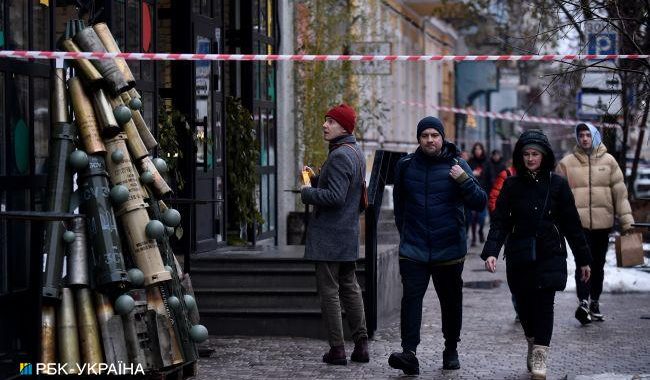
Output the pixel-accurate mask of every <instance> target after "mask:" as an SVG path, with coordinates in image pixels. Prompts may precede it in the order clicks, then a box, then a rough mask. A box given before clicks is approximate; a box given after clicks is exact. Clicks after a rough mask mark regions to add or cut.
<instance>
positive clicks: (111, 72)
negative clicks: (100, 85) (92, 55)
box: [73, 27, 133, 95]
mask: <svg viewBox="0 0 650 380" xmlns="http://www.w3.org/2000/svg"><path fill="white" fill-rule="evenodd" d="M73 40H74V42H75V43H76V44H77V46H79V47H80V48H81V49H83V50H84V51H96V52H103V53H105V52H106V48H105V47H104V45H103V44H102V41H101V40H100V39H99V37H98V36H97V33H95V30H94V29H93V28H91V27H87V28H84V29H83V30H81V31H79V32H78V33H77V34H76V35H75V36H74V37H73ZM92 64H93V65H94V66H95V67H96V68H97V70H98V71H99V72H100V73H101V74H102V76H103V77H104V80H105V82H106V84H107V86H108V88H109V90H110V92H111V93H112V94H113V95H119V94H120V93H122V92H125V91H128V90H129V89H130V88H132V87H133V86H132V85H130V84H129V83H128V82H127V81H126V80H125V79H124V75H123V74H122V72H121V71H120V69H119V68H118V67H117V65H116V64H115V60H113V59H94V60H92Z"/></svg>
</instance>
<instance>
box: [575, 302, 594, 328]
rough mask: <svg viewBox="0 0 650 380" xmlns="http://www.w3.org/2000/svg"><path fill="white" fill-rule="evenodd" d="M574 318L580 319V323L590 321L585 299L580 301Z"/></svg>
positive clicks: (584, 323) (583, 323)
mask: <svg viewBox="0 0 650 380" xmlns="http://www.w3.org/2000/svg"><path fill="white" fill-rule="evenodd" d="M575 316H576V319H577V320H578V321H580V323H581V324H582V325H586V324H587V323H591V314H589V303H588V302H587V300H582V301H580V304H579V305H578V308H577V309H576V314H575Z"/></svg>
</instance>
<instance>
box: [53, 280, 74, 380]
mask: <svg viewBox="0 0 650 380" xmlns="http://www.w3.org/2000/svg"><path fill="white" fill-rule="evenodd" d="M56 319H57V323H58V326H57V332H58V335H57V336H58V338H59V339H58V343H59V359H58V362H59V363H61V364H64V363H65V364H67V366H66V368H67V371H68V374H72V375H74V374H77V373H78V372H79V371H78V364H79V361H80V360H79V359H80V357H79V334H78V333H77V317H76V315H75V307H74V298H73V295H72V290H71V289H70V288H63V289H62V291H61V303H60V304H59V310H58V313H57V318H56Z"/></svg>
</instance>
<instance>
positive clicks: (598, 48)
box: [584, 20, 618, 55]
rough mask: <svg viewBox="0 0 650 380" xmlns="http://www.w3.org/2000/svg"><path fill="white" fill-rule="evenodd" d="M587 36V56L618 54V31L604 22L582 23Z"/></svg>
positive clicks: (589, 21)
mask: <svg viewBox="0 0 650 380" xmlns="http://www.w3.org/2000/svg"><path fill="white" fill-rule="evenodd" d="M584 32H585V34H586V35H587V54H602V55H606V54H618V31H617V30H616V29H615V28H614V27H613V26H612V25H611V24H609V23H608V22H607V21H605V20H588V21H586V22H585V23H584Z"/></svg>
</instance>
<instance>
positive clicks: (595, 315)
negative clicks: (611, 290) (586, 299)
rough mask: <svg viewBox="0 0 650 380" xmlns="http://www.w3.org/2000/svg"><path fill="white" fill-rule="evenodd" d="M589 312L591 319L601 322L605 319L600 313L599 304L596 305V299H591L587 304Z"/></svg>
mask: <svg viewBox="0 0 650 380" xmlns="http://www.w3.org/2000/svg"><path fill="white" fill-rule="evenodd" d="M589 314H590V315H591V319H592V320H594V321H598V322H602V321H603V320H604V319H605V318H604V317H603V315H602V314H601V313H600V305H598V301H591V303H590V304H589Z"/></svg>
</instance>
